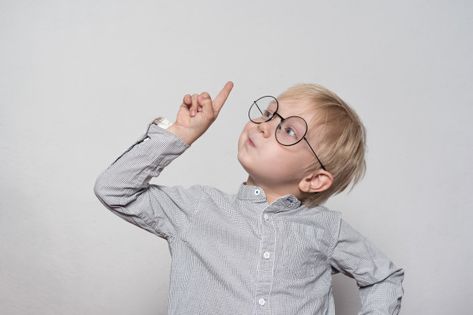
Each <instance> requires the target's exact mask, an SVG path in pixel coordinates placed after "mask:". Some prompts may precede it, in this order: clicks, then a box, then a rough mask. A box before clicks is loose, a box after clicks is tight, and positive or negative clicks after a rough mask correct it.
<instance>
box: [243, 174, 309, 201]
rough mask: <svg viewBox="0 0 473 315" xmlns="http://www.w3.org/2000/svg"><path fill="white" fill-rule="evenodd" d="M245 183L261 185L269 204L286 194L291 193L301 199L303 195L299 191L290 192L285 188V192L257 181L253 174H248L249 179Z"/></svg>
mask: <svg viewBox="0 0 473 315" xmlns="http://www.w3.org/2000/svg"><path fill="white" fill-rule="evenodd" d="M245 183H246V185H252V186H258V187H261V189H263V191H264V194H265V196H266V200H267V202H268V203H269V204H271V203H273V202H274V201H275V200H277V199H279V198H281V197H282V196H286V195H290V194H292V195H294V196H295V197H296V198H297V199H299V200H301V196H300V193H299V192H294V193H289V192H287V189H284V191H285V192H281V190H278V189H277V188H273V187H269V186H267V185H265V184H261V183H258V182H256V181H255V180H254V179H253V178H252V177H251V176H248V179H247V180H246V182H245Z"/></svg>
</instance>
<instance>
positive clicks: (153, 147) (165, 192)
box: [94, 123, 203, 239]
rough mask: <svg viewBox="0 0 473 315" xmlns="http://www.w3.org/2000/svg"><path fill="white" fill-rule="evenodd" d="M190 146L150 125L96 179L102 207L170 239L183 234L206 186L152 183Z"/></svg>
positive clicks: (96, 193) (161, 129) (165, 131)
mask: <svg viewBox="0 0 473 315" xmlns="http://www.w3.org/2000/svg"><path fill="white" fill-rule="evenodd" d="M189 147H190V145H189V144H187V143H185V142H183V141H182V140H181V139H180V138H179V137H177V136H176V135H175V134H173V133H171V132H169V131H167V130H165V129H163V128H161V127H159V126H157V125H156V124H154V123H151V124H150V125H149V126H148V130H147V132H146V134H145V135H144V137H143V138H142V139H140V140H138V141H137V142H136V143H134V144H133V145H132V146H131V147H129V148H128V149H127V150H126V151H125V152H124V153H123V154H122V155H120V156H119V157H118V158H117V159H116V160H115V161H114V162H113V163H112V164H111V165H110V166H109V167H108V168H107V169H105V170H104V171H103V172H102V173H101V174H100V175H99V176H98V178H97V179H96V181H95V186H94V192H95V195H96V196H97V198H98V199H99V200H100V201H101V202H102V203H103V205H104V206H105V207H106V208H107V209H109V210H110V211H112V212H113V213H114V214H116V215H118V216H119V217H121V218H123V219H125V220H126V221H128V222H130V223H132V224H134V225H136V226H138V227H140V228H142V229H145V230H147V231H148V232H151V233H153V234H156V235H157V236H159V237H162V238H165V239H168V238H169V237H175V236H177V235H179V233H181V232H182V231H184V230H185V229H186V227H187V225H188V224H189V220H190V217H191V216H192V214H193V213H194V212H195V211H196V209H197V208H198V204H199V201H200V199H201V198H202V195H203V187H202V186H200V185H194V186H191V187H189V188H184V187H181V186H174V187H167V186H163V185H154V184H149V181H150V180H151V178H152V177H157V176H159V174H160V173H161V171H162V170H163V169H164V168H165V167H166V166H167V165H169V163H171V162H172V161H173V160H174V159H175V158H177V157H178V156H179V155H180V154H182V153H183V152H184V151H185V150H186V149H187V148H189Z"/></svg>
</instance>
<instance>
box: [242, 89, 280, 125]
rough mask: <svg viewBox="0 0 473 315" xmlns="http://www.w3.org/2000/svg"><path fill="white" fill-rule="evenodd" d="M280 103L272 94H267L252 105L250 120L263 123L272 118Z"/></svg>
mask: <svg viewBox="0 0 473 315" xmlns="http://www.w3.org/2000/svg"><path fill="white" fill-rule="evenodd" d="M277 109H278V105H277V102H276V99H275V98H274V97H272V96H265V97H262V98H260V99H258V100H256V101H254V102H253V104H252V105H251V107H250V111H249V116H250V120H251V121H253V122H255V123H261V122H265V121H268V120H270V119H271V118H272V117H273V116H274V113H276V111H277Z"/></svg>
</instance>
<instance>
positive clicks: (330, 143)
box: [278, 83, 366, 207]
mask: <svg viewBox="0 0 473 315" xmlns="http://www.w3.org/2000/svg"><path fill="white" fill-rule="evenodd" d="M278 99H279V100H284V99H286V100H295V101H302V102H304V103H307V104H308V105H309V106H308V111H309V112H315V115H314V117H313V119H312V120H311V121H310V122H307V123H308V125H309V131H308V133H307V135H306V137H307V139H308V140H309V141H310V143H311V146H312V147H313V148H314V151H315V153H316V154H317V156H318V157H319V159H320V160H321V162H322V164H323V165H324V167H325V168H326V169H327V171H328V172H330V173H331V174H332V175H333V183H332V185H331V187H330V188H328V189H327V190H325V191H322V192H316V193H306V194H305V195H304V196H303V203H304V205H306V206H308V207H314V206H317V205H319V204H322V203H324V202H325V201H327V199H328V198H329V197H330V196H332V195H335V194H338V193H340V192H342V191H344V190H345V189H346V188H347V187H348V186H349V185H350V183H351V184H352V186H351V189H353V187H354V186H355V185H356V184H357V183H358V182H359V181H360V180H361V179H362V178H363V176H364V175H365V172H366V162H365V148H366V130H365V127H364V126H363V123H362V122H361V120H360V118H359V117H358V115H357V114H356V113H355V111H354V110H353V109H352V108H351V107H350V106H348V104H347V103H345V102H344V101H343V100H342V99H341V98H340V97H339V96H338V95H336V94H335V93H334V92H332V91H330V90H329V89H327V88H325V87H323V86H321V85H319V84H315V83H310V84H309V83H302V84H296V85H294V86H292V87H290V88H289V89H287V90H286V91H284V92H283V93H282V94H281V95H279V96H278ZM316 168H320V164H319V163H318V162H317V161H316V160H315V158H314V165H312V166H311V167H310V169H308V170H314V169H316ZM351 189H350V191H351Z"/></svg>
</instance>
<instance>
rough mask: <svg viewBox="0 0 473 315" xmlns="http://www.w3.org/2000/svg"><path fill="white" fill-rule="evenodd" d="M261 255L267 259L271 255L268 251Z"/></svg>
mask: <svg viewBox="0 0 473 315" xmlns="http://www.w3.org/2000/svg"><path fill="white" fill-rule="evenodd" d="M263 257H264V258H266V259H268V258H269V257H271V254H270V253H269V252H264V254H263Z"/></svg>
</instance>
